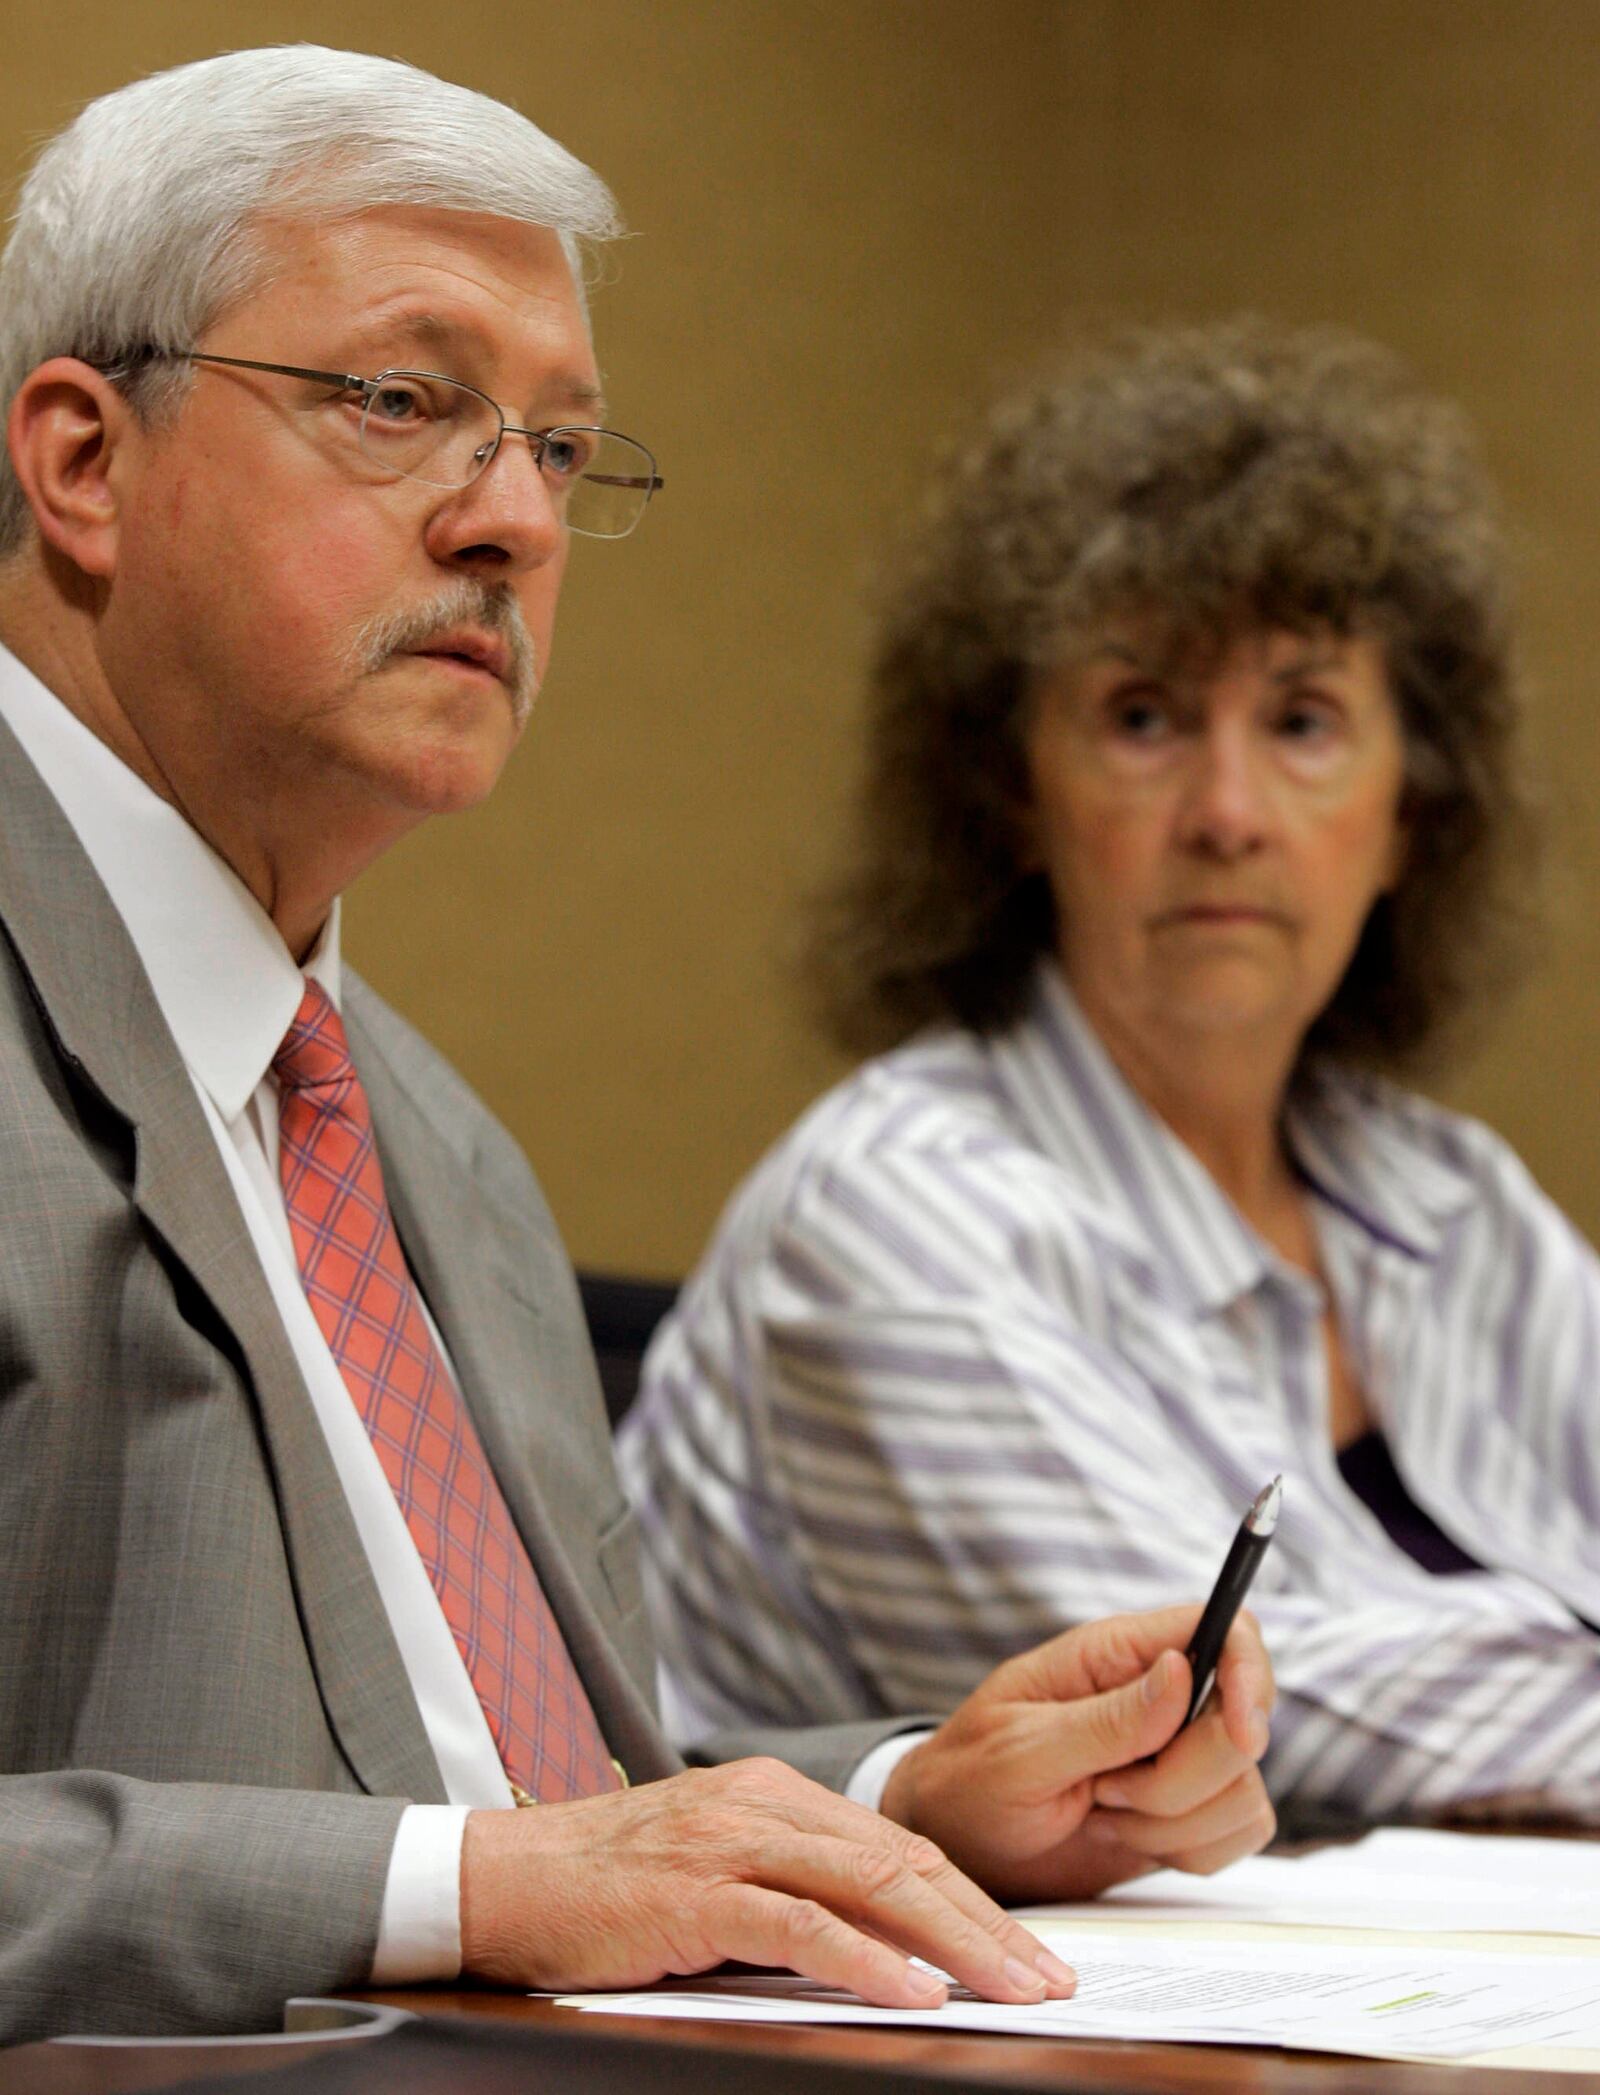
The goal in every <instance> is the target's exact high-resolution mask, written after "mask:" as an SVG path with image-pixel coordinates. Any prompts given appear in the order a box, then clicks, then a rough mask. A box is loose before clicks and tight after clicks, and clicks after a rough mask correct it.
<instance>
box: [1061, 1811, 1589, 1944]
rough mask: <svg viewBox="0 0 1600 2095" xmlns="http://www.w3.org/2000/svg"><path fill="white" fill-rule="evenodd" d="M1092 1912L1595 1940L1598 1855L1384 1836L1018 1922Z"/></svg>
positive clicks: (1259, 1861)
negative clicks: (1565, 1936) (1550, 1935)
mask: <svg viewBox="0 0 1600 2095" xmlns="http://www.w3.org/2000/svg"><path fill="white" fill-rule="evenodd" d="M1101 1913H1129V1914H1133V1913H1137V1914H1138V1915H1139V1917H1140V1918H1141V1919H1148V1920H1199V1919H1213V1920H1233V1921H1252V1922H1296V1923H1300V1924H1303V1925H1305V1926H1308V1927H1323V1928H1383V1929H1385V1930H1391V1929H1399V1930H1402V1931H1406V1932H1411V1931H1416V1930H1420V1931H1425V1932H1427V1933H1429V1934H1434V1935H1438V1934H1446V1933H1456V1934H1462V1933H1465V1934H1488V1935H1516V1934H1542V1935H1549V1934H1555V1935H1600V1852H1597V1851H1596V1849H1595V1847H1594V1845H1593V1844H1592V1843H1590V1842H1587V1841H1581V1840H1534V1839H1526V1838H1523V1837H1521V1836H1518V1837H1516V1838H1501V1837H1499V1836H1498V1835H1494V1836H1491V1835H1488V1834H1477V1833H1433V1832H1427V1831H1422V1830H1413V1829H1411V1828H1409V1827H1392V1828H1386V1829H1384V1830H1383V1831H1381V1832H1377V1833H1369V1834H1368V1835H1367V1836H1366V1837H1365V1839H1363V1840H1358V1841H1352V1842H1351V1843H1349V1845H1348V1846H1342V1847H1330V1848H1319V1849H1317V1850H1316V1851H1315V1852H1314V1853H1312V1854H1309V1855H1297V1856H1293V1857H1285V1856H1277V1855H1258V1856H1256V1857H1254V1858H1253V1859H1252V1860H1250V1861H1247V1862H1236V1863H1235V1864H1234V1865H1233V1867H1232V1868H1231V1869H1227V1870H1223V1871H1221V1872H1220V1873H1219V1874H1218V1875H1217V1876H1215V1877H1185V1876H1181V1875H1179V1874H1178V1873H1177V1872H1176V1871H1173V1870H1158V1871H1157V1872H1156V1874H1155V1875H1154V1876H1150V1877H1140V1878H1138V1879H1137V1880H1136V1881H1135V1882H1133V1883H1131V1884H1120V1885H1118V1886H1117V1887H1116V1888H1115V1889H1114V1890H1112V1891H1108V1892H1107V1893H1105V1895H1104V1897H1103V1898H1100V1899H1098V1900H1096V1901H1095V1903H1094V1904H1093V1905H1092V1906H1074V1907H1062V1906H1038V1907H1030V1908H1028V1909H1027V1911H1026V1913H1025V1914H1024V1915H1023V1916H1022V1917H1023V1918H1025V1919H1027V1920H1028V1924H1029V1925H1030V1926H1032V1925H1033V1919H1032V1916H1035V1915H1038V1916H1043V1915H1050V1916H1053V1917H1067V1916H1069V1915H1070V1916H1071V1917H1073V1918H1074V1919H1077V1920H1082V1919H1084V1918H1086V1917H1090V1916H1094V1915H1098V1914H1101ZM1089 1925H1090V1926H1091V1927H1092V1926H1093V1925H1094V1920H1093V1918H1089Z"/></svg>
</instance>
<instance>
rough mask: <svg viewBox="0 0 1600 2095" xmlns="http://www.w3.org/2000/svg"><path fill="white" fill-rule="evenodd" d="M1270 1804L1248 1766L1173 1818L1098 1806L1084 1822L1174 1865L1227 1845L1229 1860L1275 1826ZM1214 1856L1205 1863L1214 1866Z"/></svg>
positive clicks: (1096, 1835) (1097, 1833) (1100, 1834)
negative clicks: (1190, 1809) (1215, 1790)
mask: <svg viewBox="0 0 1600 2095" xmlns="http://www.w3.org/2000/svg"><path fill="white" fill-rule="evenodd" d="M1276 1825H1277V1821H1276V1819H1275V1817H1274V1815H1273V1810H1272V1805H1271V1803H1270V1802H1269V1801H1268V1798H1267V1793H1266V1791H1265V1789H1263V1787H1262V1785H1261V1778H1260V1776H1259V1775H1258V1774H1257V1773H1256V1771H1255V1769H1254V1768H1251V1769H1250V1770H1248V1772H1247V1773H1245V1774H1243V1775H1241V1776H1240V1777H1239V1778H1238V1780H1237V1781H1236V1782H1233V1783H1231V1784H1230V1785H1229V1786H1228V1787H1227V1788H1226V1789H1224V1790H1222V1791H1220V1792H1219V1793H1218V1794H1217V1795H1216V1796H1212V1797H1208V1798H1207V1799H1206V1801H1205V1802H1204V1803H1203V1804H1200V1805H1198V1806H1197V1807H1196V1808H1195V1809H1194V1810H1193V1811H1189V1812H1185V1813H1183V1814H1181V1815H1180V1816H1178V1817H1176V1818H1154V1817H1151V1816H1148V1815H1147V1814H1145V1813H1143V1812H1136V1811H1099V1810H1097V1811H1096V1812H1095V1813H1094V1814H1093V1815H1092V1816H1091V1817H1090V1818H1089V1820H1088V1821H1087V1822H1086V1825H1085V1831H1086V1832H1088V1834H1089V1835H1090V1837H1091V1838H1092V1839H1095V1840H1105V1841H1116V1842H1117V1843H1119V1844H1120V1845H1121V1846H1123V1847H1126V1848H1128V1849H1130V1850H1131V1851H1132V1852H1133V1853H1134V1854H1136V1855H1147V1856H1149V1857H1151V1858H1152V1859H1153V1860H1159V1861H1161V1862H1164V1863H1166V1864H1168V1865H1169V1866H1170V1867H1172V1868H1174V1869H1192V1868H1194V1867H1195V1865H1194V1863H1193V1862H1192V1861H1191V1860H1187V1859H1185V1858H1188V1857H1192V1856H1194V1855H1197V1854H1207V1853H1209V1852H1210V1851H1212V1850H1214V1849H1218V1848H1221V1847H1228V1848H1229V1854H1228V1857H1227V1859H1228V1860H1229V1861H1232V1860H1235V1859H1236V1858H1237V1857H1238V1856H1240V1855H1253V1854H1254V1853H1255V1852H1256V1850H1257V1849H1258V1848H1263V1847H1265V1846H1266V1844H1267V1842H1268V1841H1269V1840H1271V1838H1272V1836H1273V1833H1274V1832H1275V1830H1276ZM1221 1866H1222V1865H1221V1863H1220V1862H1215V1863H1212V1864H1210V1867H1211V1868H1215V1869H1220V1868H1221Z"/></svg>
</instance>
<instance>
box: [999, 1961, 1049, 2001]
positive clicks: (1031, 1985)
mask: <svg viewBox="0 0 1600 2095" xmlns="http://www.w3.org/2000/svg"><path fill="white" fill-rule="evenodd" d="M1006 1979H1007V1981H1008V1983H1009V1984H1011V1985H1012V1986H1014V1987H1015V1988H1016V1990H1017V1991H1018V1992H1019V1993H1031V1994H1032V1995H1033V1996H1034V1998H1035V1999H1037V1998H1038V1996H1039V1995H1040V1994H1041V1993H1043V1992H1044V1990H1045V1983H1044V1980H1043V1979H1042V1978H1040V1976H1039V1974H1038V1973H1037V1972H1036V1971H1034V1970H1032V1969H1031V1968H1030V1967H1029V1966H1028V1965H1026V1964H1024V1963H1023V1961H1022V1959H1021V1958H1020V1957H1007V1959H1006Z"/></svg>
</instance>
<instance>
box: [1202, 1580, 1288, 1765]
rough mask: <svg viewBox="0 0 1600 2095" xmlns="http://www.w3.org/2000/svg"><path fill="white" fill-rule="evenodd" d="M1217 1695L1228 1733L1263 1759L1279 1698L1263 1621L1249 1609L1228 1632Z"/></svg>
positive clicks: (1253, 1755)
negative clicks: (1270, 1723)
mask: <svg viewBox="0 0 1600 2095" xmlns="http://www.w3.org/2000/svg"><path fill="white" fill-rule="evenodd" d="M1217 1699H1218V1700H1219V1702H1220V1703H1221V1705H1222V1715H1223V1720H1224V1722H1225V1723H1226V1725H1227V1727H1228V1736H1229V1738H1231V1739H1232V1741H1233V1743H1234V1744H1235V1745H1236V1746H1237V1747H1238V1749H1239V1751H1240V1752H1241V1753H1244V1754H1247V1755H1248V1756H1249V1758H1250V1759H1251V1760H1259V1759H1260V1758H1261V1756H1262V1754H1263V1753H1265V1752H1266V1750H1267V1739H1268V1721H1269V1719H1270V1718H1271V1715H1272V1711H1273V1706H1274V1704H1275V1703H1276V1702H1277V1699H1278V1689H1277V1683H1276V1682H1275V1681H1274V1679H1273V1677H1272V1661H1271V1660H1270V1659H1269V1658H1268V1656H1267V1649H1266V1646H1265V1645H1264V1644H1263V1643H1262V1641H1261V1625H1260V1624H1259V1623H1258V1622H1257V1621H1256V1618H1255V1617H1254V1615H1252V1614H1251V1613H1250V1612H1249V1610H1248V1609H1246V1610H1245V1612H1244V1613H1243V1614H1242V1615H1241V1616H1240V1617H1239V1619H1238V1621H1237V1622H1236V1623H1235V1624H1234V1625H1233V1628H1232V1629H1231V1630H1229V1632H1228V1641H1227V1643H1226V1644H1225V1645H1224V1646H1223V1650H1222V1657H1221V1659H1220V1660H1219V1661H1218V1664H1217Z"/></svg>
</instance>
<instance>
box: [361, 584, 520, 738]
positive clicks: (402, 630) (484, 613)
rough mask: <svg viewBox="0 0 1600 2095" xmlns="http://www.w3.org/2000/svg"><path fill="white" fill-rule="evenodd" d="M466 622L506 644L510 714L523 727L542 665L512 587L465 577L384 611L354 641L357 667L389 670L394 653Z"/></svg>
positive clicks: (406, 650)
mask: <svg viewBox="0 0 1600 2095" xmlns="http://www.w3.org/2000/svg"><path fill="white" fill-rule="evenodd" d="M462 626H472V627H474V628H476V630H477V631H479V632H481V633H493V634H495V635H496V637H497V638H499V639H501V640H503V641H504V642H505V645H506V653H507V660H506V673H505V679H504V681H505V685H506V688H507V690H508V691H509V692H510V694H511V709H512V714H513V716H514V718H515V720H516V723H517V725H518V726H519V727H520V726H521V725H522V723H523V722H524V721H525V720H526V719H527V717H528V715H529V713H530V712H531V711H532V710H533V701H534V698H535V697H536V696H537V694H538V690H539V665H538V662H537V660H536V659H535V651H534V645H533V636H532V635H531V634H530V633H529V631H528V628H527V624H526V622H525V621H524V619H523V616H522V607H521V605H520V604H519V603H518V602H517V600H516V598H515V597H514V596H513V595H512V593H511V591H510V590H509V589H505V588H498V589H497V588H491V587H490V586H489V585H488V584H487V583H483V582H476V581H473V580H471V579H470V578H468V577H466V576H463V577H462V578H461V579H460V580H459V581H456V582H451V583H448V584H446V585H445V587H444V588H442V589H441V590H440V591H439V592H438V593H437V594H436V595H434V596H432V597H430V598H428V600H427V601H426V602H425V603H422V604H413V605H410V606H408V607H407V608H406V609H405V610H403V611H386V612H384V613H383V614H382V615H381V616H380V617H378V618H373V619H369V620H368V621H367V623H366V624H365V625H363V626H361V627H360V628H359V629H358V631H357V632H356V635H355V638H354V639H353V640H352V642H351V644H350V659H351V663H352V665H353V666H354V668H355V669H356V670H357V671H358V672H360V673H362V674H366V675H370V674H372V673H373V672H374V671H376V670H380V669H383V668H386V667H387V665H388V664H389V663H390V662H391V661H392V660H393V658H394V657H395V656H396V655H409V654H416V653H418V652H420V651H422V650H424V649H426V648H427V646H428V644H429V642H430V641H434V640H437V639H439V638H440V637H441V636H443V635H445V634H448V633H450V632H452V631H458V630H459V629H460V628H461V627H462Z"/></svg>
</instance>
